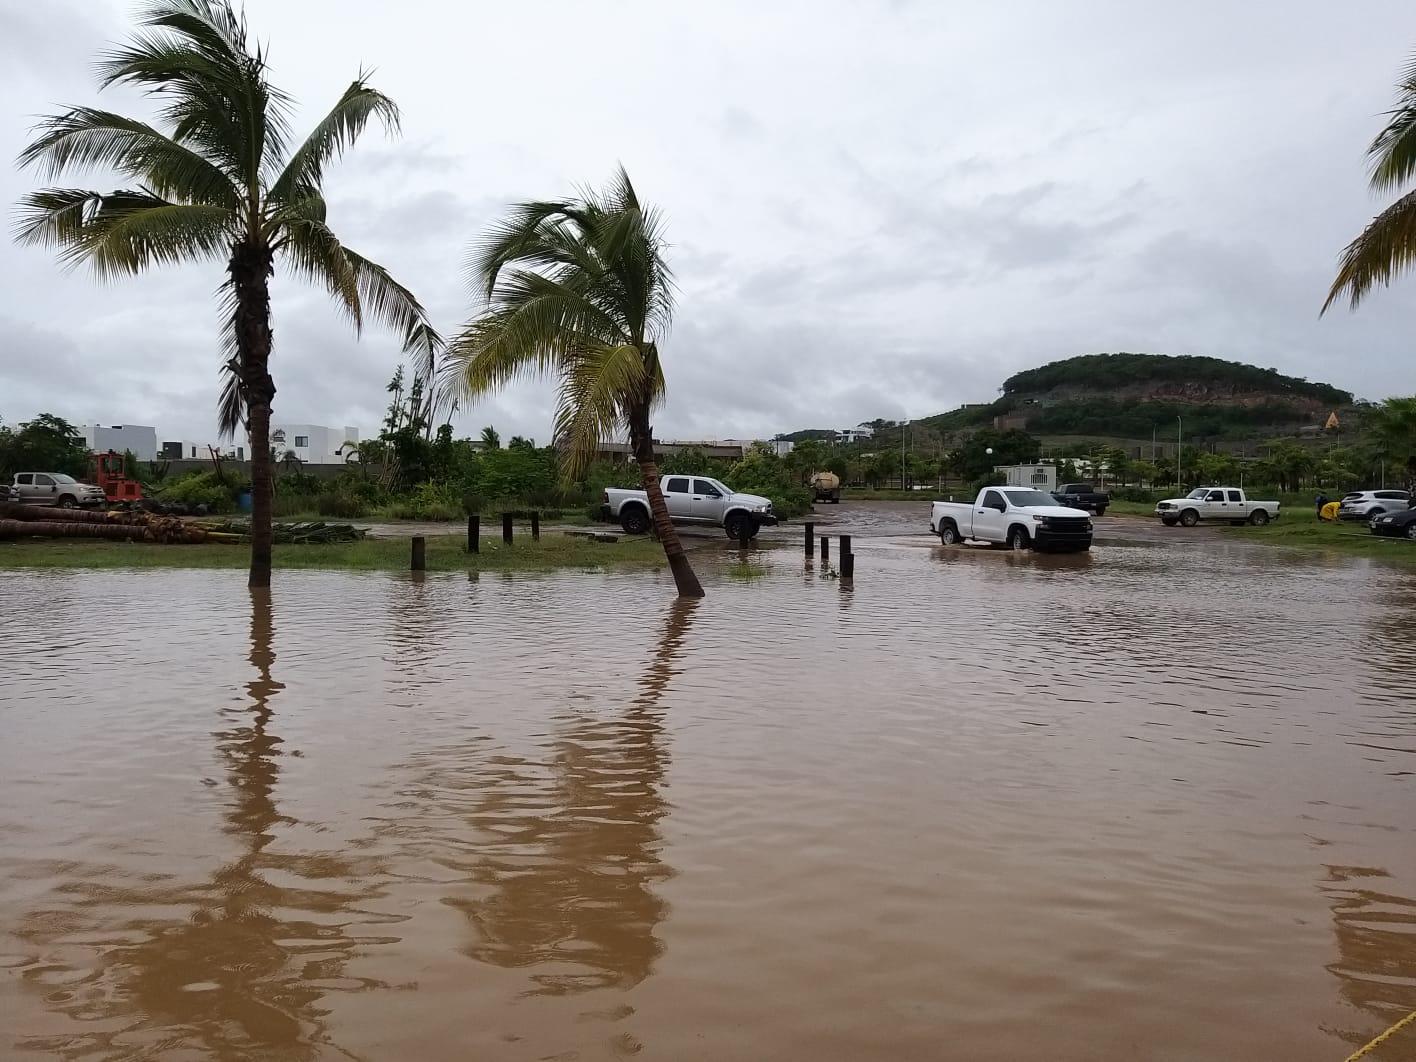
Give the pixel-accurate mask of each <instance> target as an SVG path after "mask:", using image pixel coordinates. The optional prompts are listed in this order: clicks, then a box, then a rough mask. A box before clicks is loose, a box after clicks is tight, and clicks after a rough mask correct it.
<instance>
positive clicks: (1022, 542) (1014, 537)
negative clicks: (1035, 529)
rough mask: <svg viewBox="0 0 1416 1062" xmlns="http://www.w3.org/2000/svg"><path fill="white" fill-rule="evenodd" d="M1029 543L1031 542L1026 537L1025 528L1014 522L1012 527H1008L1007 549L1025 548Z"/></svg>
mask: <svg viewBox="0 0 1416 1062" xmlns="http://www.w3.org/2000/svg"><path fill="white" fill-rule="evenodd" d="M1031 544H1032V543H1031V541H1030V540H1029V539H1028V533H1027V531H1026V530H1025V529H1023V528H1021V527H1019V526H1018V525H1017V524H1014V525H1013V526H1012V527H1010V528H1008V548H1009V549H1027V548H1028V547H1029V546H1030V545H1031Z"/></svg>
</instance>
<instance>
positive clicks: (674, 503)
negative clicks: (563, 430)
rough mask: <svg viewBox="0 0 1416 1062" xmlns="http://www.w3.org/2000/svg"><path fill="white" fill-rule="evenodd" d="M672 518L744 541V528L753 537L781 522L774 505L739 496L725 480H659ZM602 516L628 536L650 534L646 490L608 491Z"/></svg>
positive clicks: (750, 496) (753, 495)
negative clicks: (705, 526)
mask: <svg viewBox="0 0 1416 1062" xmlns="http://www.w3.org/2000/svg"><path fill="white" fill-rule="evenodd" d="M659 490H661V491H663V494H664V502H665V504H666V505H668V507H669V518H670V519H671V520H673V522H674V523H676V524H703V525H709V526H713V527H721V528H723V530H725V531H727V533H728V537H729V538H732V539H740V538H741V537H742V531H743V527H744V525H746V526H747V527H748V528H749V529H750V534H749V537H756V535H757V531H758V528H761V527H770V526H772V525H773V524H775V523H776V522H777V517H776V516H775V515H774V514H773V513H772V502H771V500H770V499H768V498H763V497H760V496H759V495H756V494H739V493H738V492H736V491H734V490H733V489H732V488H731V487H728V486H726V485H724V484H723V482H722V481H721V480H717V479H710V478H709V477H707V476H664V477H663V478H661V479H660V480H659ZM600 513H601V515H603V516H604V517H605V519H606V520H610V521H618V522H619V525H620V527H622V528H624V530H625V532H626V533H627V534H631V535H642V534H644V533H645V532H646V531H648V530H649V526H650V523H651V520H650V518H649V495H648V494H646V493H645V492H644V491H642V490H619V489H616V488H611V489H609V490H607V491H605V494H604V498H603V499H602V504H601V506H600Z"/></svg>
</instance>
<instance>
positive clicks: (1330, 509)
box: [1318, 501, 1340, 523]
mask: <svg viewBox="0 0 1416 1062" xmlns="http://www.w3.org/2000/svg"><path fill="white" fill-rule="evenodd" d="M1339 507H1340V505H1339V503H1338V502H1335V501H1330V502H1328V503H1327V504H1326V505H1324V506H1323V507H1322V509H1321V510H1319V512H1318V516H1319V517H1320V518H1321V519H1323V520H1326V521H1327V522H1328V523H1335V522H1336V521H1337V510H1338V508H1339Z"/></svg>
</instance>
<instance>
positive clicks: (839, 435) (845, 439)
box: [836, 424, 875, 443]
mask: <svg viewBox="0 0 1416 1062" xmlns="http://www.w3.org/2000/svg"><path fill="white" fill-rule="evenodd" d="M873 438H875V429H874V428H872V427H871V426H870V425H869V424H857V425H856V426H855V427H854V428H837V429H836V441H837V442H838V443H854V442H864V441H865V440H866V439H873Z"/></svg>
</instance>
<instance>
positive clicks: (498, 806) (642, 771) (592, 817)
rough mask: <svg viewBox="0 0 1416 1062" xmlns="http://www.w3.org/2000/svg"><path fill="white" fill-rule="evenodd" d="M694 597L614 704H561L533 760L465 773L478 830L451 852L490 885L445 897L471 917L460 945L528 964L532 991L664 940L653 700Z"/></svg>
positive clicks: (634, 967) (649, 958) (586, 974)
mask: <svg viewBox="0 0 1416 1062" xmlns="http://www.w3.org/2000/svg"><path fill="white" fill-rule="evenodd" d="M697 607H698V601H697V600H696V599H693V598H681V599H679V600H677V601H676V602H675V603H674V604H673V606H672V607H671V609H670V610H669V613H668V616H667V618H666V621H665V625H664V630H663V633H662V635H661V637H660V639H659V642H658V644H657V646H656V647H655V650H654V655H653V658H652V659H651V660H650V662H649V665H648V667H647V668H646V670H645V672H644V674H643V675H642V676H641V677H640V679H639V683H638V685H639V690H640V692H639V695H638V696H637V697H635V698H634V699H633V700H631V701H630V702H629V703H628V704H627V705H626V706H625V708H624V709H623V710H621V711H618V712H616V713H615V714H614V715H612V716H608V717H606V716H593V715H586V716H576V717H574V718H573V719H572V720H571V721H570V723H569V726H568V727H566V728H565V729H564V730H563V731H562V732H561V733H560V734H559V735H558V737H557V739H556V740H554V742H553V744H552V746H551V748H552V755H551V757H550V759H549V762H547V763H546V764H545V765H541V764H536V763H532V762H530V761H528V760H526V759H524V758H520V757H517V758H512V757H498V758H497V759H496V761H495V762H494V763H493V764H492V767H491V770H490V772H487V771H486V769H485V768H484V769H483V770H484V773H483V774H482V777H479V778H477V779H475V780H474V781H472V782H471V783H470V784H469V783H464V784H467V785H468V788H472V789H475V790H476V792H475V793H473V794H469V795H472V796H473V797H474V803H473V805H472V810H471V812H470V814H469V815H468V816H467V817H468V819H469V820H470V822H471V824H472V825H473V826H475V827H476V828H477V839H476V840H474V841H472V842H471V843H469V844H468V845H466V849H467V851H468V852H469V854H470V855H471V857H472V858H471V859H470V860H468V861H456V862H455V863H454V865H458V866H459V867H460V868H461V869H464V870H466V871H467V872H468V873H469V876H470V877H471V879H472V880H473V881H475V882H478V883H480V884H484V885H487V886H490V887H491V889H492V891H491V893H490V895H486V896H485V897H484V898H476V899H468V898H467V897H465V896H458V897H454V898H451V899H449V901H448V902H449V903H450V904H452V905H453V906H455V907H458V908H459V909H461V910H462V911H463V912H464V913H465V914H466V916H467V918H468V919H469V920H470V921H471V922H472V924H473V926H474V927H475V929H476V935H477V939H476V941H475V942H474V943H473V944H472V945H470V947H469V949H468V951H469V954H471V955H472V956H473V957H474V958H476V959H478V960H480V961H482V962H486V963H489V964H491V965H494V966H499V967H504V968H531V969H534V972H533V973H531V974H530V980H531V981H532V982H533V986H534V987H531V988H530V989H529V992H530V993H532V994H565V993H572V992H582V991H587V990H590V989H596V988H608V987H617V988H630V987H633V986H634V985H636V984H638V983H639V982H640V981H642V980H643V979H644V978H646V977H647V976H649V974H650V973H651V972H652V970H653V965H654V961H655V960H656V959H657V958H658V956H659V954H660V953H661V952H662V950H663V945H662V944H661V943H660V942H659V940H658V939H656V937H655V930H656V928H657V926H658V924H659V923H660V922H661V921H662V920H663V919H664V916H665V914H666V911H667V907H666V905H665V903H664V901H663V900H661V899H660V898H659V897H658V895H656V893H655V884H656V883H657V882H659V881H662V880H664V879H666V878H668V877H670V876H671V875H672V873H673V871H672V869H671V868H670V867H668V866H667V865H666V864H665V863H664V862H663V860H662V858H661V846H662V839H661V837H660V834H659V829H658V823H659V820H660V819H661V818H662V817H663V816H664V814H665V812H666V811H667V808H668V805H667V803H666V802H665V800H664V799H663V797H662V796H661V795H660V789H661V787H662V784H663V779H664V773H665V770H666V767H667V764H668V754H667V752H666V750H665V748H664V740H665V739H664V713H663V710H662V709H661V707H660V701H661V699H662V697H663V694H664V691H665V689H666V688H667V686H668V684H669V682H670V680H671V679H672V677H673V676H674V675H675V674H676V671H675V668H674V664H675V661H676V660H677V658H678V656H679V653H680V651H681V649H682V646H683V641H684V636H685V634H686V633H687V631H688V629H689V625H690V623H691V621H692V618H693V614H694V610H695V609H696V608H697ZM456 788H458V789H460V788H462V786H457V787H456ZM455 795H456V794H455V792H447V791H445V796H447V797H449V798H454V799H455Z"/></svg>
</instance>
